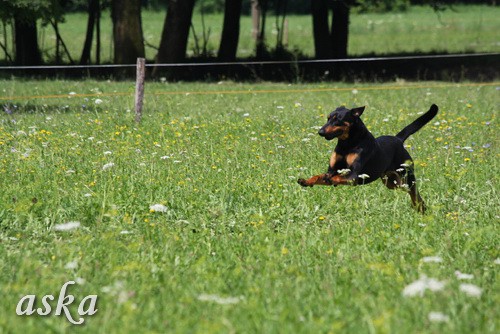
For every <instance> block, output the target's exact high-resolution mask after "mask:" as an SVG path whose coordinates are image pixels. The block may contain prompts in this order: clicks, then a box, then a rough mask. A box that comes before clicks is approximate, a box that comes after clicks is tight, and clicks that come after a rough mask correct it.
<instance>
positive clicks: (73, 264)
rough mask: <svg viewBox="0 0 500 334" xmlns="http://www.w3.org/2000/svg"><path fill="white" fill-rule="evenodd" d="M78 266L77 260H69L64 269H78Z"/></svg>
mask: <svg viewBox="0 0 500 334" xmlns="http://www.w3.org/2000/svg"><path fill="white" fill-rule="evenodd" d="M76 268H78V262H77V261H76V260H73V261H71V262H68V263H66V265H65V266H64V269H76Z"/></svg>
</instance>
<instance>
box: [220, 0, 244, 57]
mask: <svg viewBox="0 0 500 334" xmlns="http://www.w3.org/2000/svg"><path fill="white" fill-rule="evenodd" d="M241 4H242V0H226V3H225V7H224V25H223V27H222V37H221V40H220V46H219V53H218V54H217V57H218V58H219V60H222V61H232V60H234V59H236V51H237V49H238V39H239V36H240V17H241Z"/></svg>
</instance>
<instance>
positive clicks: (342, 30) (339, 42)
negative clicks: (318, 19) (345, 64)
mask: <svg viewBox="0 0 500 334" xmlns="http://www.w3.org/2000/svg"><path fill="white" fill-rule="evenodd" d="M348 35H349V5H348V4H347V3H346V2H345V1H341V0H336V1H333V17H332V34H331V36H332V57H333V58H334V59H341V58H346V57H347V39H348Z"/></svg>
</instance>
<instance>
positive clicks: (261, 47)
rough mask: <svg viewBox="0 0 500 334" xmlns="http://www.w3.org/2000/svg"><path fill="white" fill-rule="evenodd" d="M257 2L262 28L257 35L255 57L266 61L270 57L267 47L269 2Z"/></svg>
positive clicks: (259, 0) (266, 0) (260, 0)
mask: <svg viewBox="0 0 500 334" xmlns="http://www.w3.org/2000/svg"><path fill="white" fill-rule="evenodd" d="M255 1H257V3H258V6H259V9H260V27H259V33H258V34H257V41H256V50H255V56H256V57H257V59H265V58H267V55H268V53H267V47H266V17H267V8H268V2H269V0H255Z"/></svg>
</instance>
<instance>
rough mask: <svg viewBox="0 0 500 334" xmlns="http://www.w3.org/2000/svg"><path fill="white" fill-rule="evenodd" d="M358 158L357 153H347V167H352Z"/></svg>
mask: <svg viewBox="0 0 500 334" xmlns="http://www.w3.org/2000/svg"><path fill="white" fill-rule="evenodd" d="M358 157H359V154H358V153H349V154H348V155H347V157H346V161H347V166H352V164H353V163H354V161H356V159H358Z"/></svg>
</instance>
